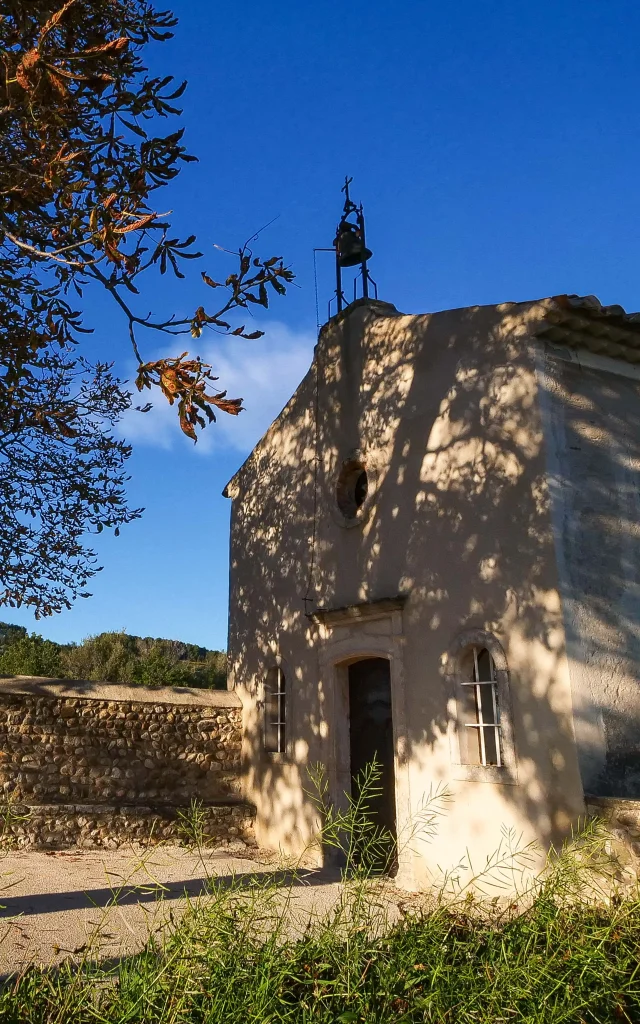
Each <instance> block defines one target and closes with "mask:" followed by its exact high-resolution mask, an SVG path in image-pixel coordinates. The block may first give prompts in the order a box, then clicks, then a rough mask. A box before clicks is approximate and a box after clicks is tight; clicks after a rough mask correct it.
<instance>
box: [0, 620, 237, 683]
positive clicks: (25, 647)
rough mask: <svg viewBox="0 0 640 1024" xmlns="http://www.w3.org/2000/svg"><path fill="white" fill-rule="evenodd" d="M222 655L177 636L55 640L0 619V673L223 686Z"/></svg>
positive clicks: (112, 635)
mask: <svg viewBox="0 0 640 1024" xmlns="http://www.w3.org/2000/svg"><path fill="white" fill-rule="evenodd" d="M226 662H227V657H226V654H225V652H224V651H211V650H208V649H207V648H206V647H198V646H197V645H196V644H187V643H184V642H183V641H182V640H164V639H156V638H153V637H140V636H131V635H130V634H128V633H125V632H124V631H121V632H113V633H98V634H97V636H90V637H87V638H86V640H83V642H82V643H81V644H57V643H55V642H54V641H53V640H45V639H44V637H42V636H39V635H38V634H37V633H31V634H29V633H27V630H26V629H24V627H23V626H14V625H11V624H10V623H6V622H2V623H0V676H13V675H26V676H50V677H55V678H59V679H90V680H94V681H95V682H110V683H129V684H133V685H136V684H137V685H143V686H196V687H205V688H208V689H224V687H225V686H226V675H227V664H226Z"/></svg>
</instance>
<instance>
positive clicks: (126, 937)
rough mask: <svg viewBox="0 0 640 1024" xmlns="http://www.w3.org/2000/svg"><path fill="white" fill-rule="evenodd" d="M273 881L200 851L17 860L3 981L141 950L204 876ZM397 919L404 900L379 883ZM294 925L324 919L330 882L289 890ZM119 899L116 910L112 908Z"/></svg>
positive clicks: (8, 862)
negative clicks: (29, 970)
mask: <svg viewBox="0 0 640 1024" xmlns="http://www.w3.org/2000/svg"><path fill="white" fill-rule="evenodd" d="M269 871H274V866H273V864H269V863H268V861H267V860H264V859H259V858H258V857H256V859H250V858H249V857H248V856H247V855H246V853H243V854H235V855H234V854H231V853H222V852H220V851H211V852H209V851H206V852H205V853H204V856H203V858H202V859H201V858H200V857H198V856H197V855H195V854H194V853H193V852H191V851H189V850H186V849H184V848H182V847H170V846H159V847H154V848H152V849H150V850H147V851H146V852H137V851H135V850H132V849H129V850H124V849H120V850H113V851H102V850H101V851H78V850H63V851H55V852H53V851H52V852H42V851H32V850H31V851H29V850H26V851H18V852H10V853H4V854H2V855H1V859H0V975H3V976H6V975H7V974H10V973H13V972H14V971H16V970H20V969H21V968H24V967H25V966H27V965H28V964H31V963H36V964H41V965H47V966H48V965H52V964H55V963H56V962H59V961H60V960H61V959H63V958H64V957H68V956H70V955H71V956H74V957H81V956H82V953H83V952H84V951H85V950H86V949H87V947H88V946H91V948H92V949H93V950H94V951H97V952H99V955H101V956H103V957H105V958H111V957H119V956H122V955H126V954H130V953H132V952H135V951H136V950H137V949H139V948H140V947H141V946H142V945H143V944H144V942H145V940H146V939H147V937H148V936H149V934H150V933H154V932H156V933H157V932H159V931H161V930H162V929H163V927H165V926H166V924H167V922H168V921H169V919H170V918H171V917H173V918H175V917H176V916H179V914H180V912H181V910H182V909H183V908H184V906H185V904H186V899H187V898H188V899H191V900H193V899H196V898H200V899H203V900H206V899H207V898H208V897H207V896H206V894H204V890H205V884H206V879H207V876H209V877H211V876H213V875H215V876H217V877H221V878H225V877H228V878H230V877H231V876H233V875H239V874H246V873H248V872H249V873H251V872H253V873H256V872H259V873H263V872H269ZM381 888H382V889H384V891H385V892H386V893H387V895H388V897H389V898H390V900H391V903H392V905H393V907H392V916H393V917H396V916H397V914H398V909H397V908H398V906H399V905H400V906H401V904H402V899H403V898H404V894H402V893H400V892H399V890H397V889H395V887H394V886H393V885H392V884H391V883H386V884H385V883H383V884H382V886H381ZM291 892H292V897H293V900H294V909H295V917H296V919H297V920H298V922H305V921H307V920H308V919H309V917H310V916H311V915H316V914H324V913H326V912H327V911H328V910H330V909H331V906H332V905H333V904H334V902H335V901H336V899H337V898H338V896H339V894H340V886H339V884H338V882H337V880H336V876H335V874H333V875H332V874H329V873H326V872H320V871H311V870H309V871H303V872H302V873H301V879H300V881H299V882H296V884H295V885H294V887H293V889H292V890H291ZM116 899H117V905H114V904H115V901H116Z"/></svg>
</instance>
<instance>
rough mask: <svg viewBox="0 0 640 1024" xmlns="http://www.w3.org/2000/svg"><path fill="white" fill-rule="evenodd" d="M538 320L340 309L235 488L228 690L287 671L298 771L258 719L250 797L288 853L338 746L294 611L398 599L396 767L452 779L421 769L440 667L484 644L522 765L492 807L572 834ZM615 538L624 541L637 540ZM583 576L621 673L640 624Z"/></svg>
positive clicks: (313, 655) (308, 639)
mask: <svg viewBox="0 0 640 1024" xmlns="http://www.w3.org/2000/svg"><path fill="white" fill-rule="evenodd" d="M540 316H541V313H540V307H539V305H534V304H530V305H525V304H521V305H518V306H516V305H513V304H509V305H505V306H500V307H497V308H496V307H475V308H470V309H466V310H457V311H448V312H444V313H438V314H434V315H432V316H411V317H409V316H402V315H399V314H397V313H396V311H395V310H394V309H393V307H391V306H387V305H386V304H382V303H381V304H377V305H376V304H373V303H372V304H370V305H369V306H368V307H365V306H356V307H355V308H353V307H352V308H351V309H350V310H348V311H347V315H346V316H345V317H343V319H342V320H334V321H332V322H331V323H330V324H329V325H327V327H325V329H324V330H323V332H322V334H321V338H320V341H319V344H318V347H317V356H316V360H315V362H314V364H313V365H312V367H311V369H310V371H309V373H308V374H307V376H306V377H305V379H304V381H303V382H302V384H301V385H300V387H299V389H298V390H297V392H296V394H295V395H294V396H293V398H292V399H291V401H290V402H289V404H288V405H287V407H286V408H285V410H284V411H283V413H282V414H281V416H280V417H279V419H278V420H277V421H276V422H275V423H274V424H273V425H272V427H271V428H270V430H269V431H268V433H267V434H266V435H265V438H264V439H263V441H262V442H261V443H260V445H259V446H258V449H257V450H256V451H255V452H254V453H253V455H252V456H251V457H250V458H249V460H248V462H247V463H246V464H245V466H244V467H243V469H242V471H241V472H240V474H239V475H238V477H237V478H235V479H234V481H232V484H231V485H230V493H231V495H232V496H233V497H234V498H235V500H234V505H233V514H232V616H231V622H230V638H229V658H230V667H231V679H232V681H234V682H235V683H236V684H240V686H241V687H242V685H244V684H245V682H246V683H247V686H248V689H249V690H250V691H251V690H252V689H253V692H254V693H255V688H256V686H257V685H259V681H260V680H261V679H263V678H264V675H265V674H266V671H267V669H268V668H270V667H271V666H272V665H273V664H274V659H275V658H276V656H279V657H281V658H282V659H283V662H284V664H285V666H286V668H287V678H288V681H289V685H290V688H291V691H292V693H291V704H290V709H291V716H292V721H291V730H290V731H292V732H293V733H294V735H295V737H298V739H297V740H296V739H294V741H293V748H292V750H291V751H290V752H289V753H290V755H291V760H293V761H294V762H297V763H292V764H279V763H274V761H273V760H271V761H267V760H266V759H265V757H264V755H262V756H260V754H259V751H260V748H261V740H260V715H259V712H258V711H257V710H256V708H255V707H254V706H253V705H252V706H251V710H250V711H249V715H248V720H247V722H246V728H247V729H248V733H247V736H246V738H245V750H244V756H245V761H246V766H247V772H248V776H249V780H250V789H252V790H253V791H254V793H257V794H259V800H260V802H261V804H262V807H263V808H265V807H267V808H271V817H272V819H273V821H274V824H275V825H276V826H277V831H278V833H279V834H280V835H281V836H284V837H287V836H291V837H293V836H294V835H295V834H300V833H303V834H304V835H306V836H310V835H311V834H312V833H313V831H314V827H315V821H316V817H315V812H314V809H313V806H312V805H311V803H310V802H309V800H308V799H307V798H306V797H305V795H304V788H305V786H306V785H307V783H306V781H305V779H306V772H305V769H304V763H305V762H314V761H316V760H318V759H319V758H322V757H323V751H324V750H325V747H324V746H323V742H324V739H325V737H326V731H327V728H328V727H330V723H329V724H327V722H326V721H325V715H324V710H325V707H324V706H325V703H326V701H327V693H326V692H325V685H326V680H323V679H318V658H317V645H318V636H317V633H316V627H314V626H313V625H312V624H311V623H310V621H309V620H308V619H307V618H306V617H305V611H307V610H309V611H311V610H313V608H314V607H317V606H323V607H343V606H345V605H348V604H352V603H360V602H365V601H374V600H378V599H382V598H386V597H390V596H394V595H396V594H398V593H401V592H404V593H408V594H409V599H408V602H407V605H406V607H405V611H404V621H405V633H406V636H407V644H406V647H405V655H404V657H405V675H406V686H407V690H408V693H409V698H408V707H409V712H408V725H407V737H406V739H407V742H406V745H404V747H403V750H402V757H403V758H404V759H407V760H409V761H410V762H411V764H412V766H415V767H416V768H418V769H421V770H422V773H423V775H422V777H423V778H425V777H426V778H428V777H429V776H430V773H431V776H432V779H433V782H434V783H437V782H438V781H440V780H441V778H446V776H447V771H448V765H447V766H445V765H444V763H443V760H442V757H441V756H440V757H434V756H433V754H434V751H435V749H436V748H437V747H438V746H439V748H440V750H442V749H443V741H444V737H445V736H446V734H447V729H448V726H449V721H448V713H447V696H448V693H447V683H446V680H445V677H444V673H443V659H444V657H445V654H446V652H447V651H448V650H449V648H450V647H451V645H452V643H453V641H454V640H455V636H456V634H457V633H458V632H462V631H463V630H467V629H472V628H483V629H487V630H492V631H495V632H496V634H497V635H498V637H499V638H500V639H501V641H502V643H503V645H504V646H505V651H506V654H507V659H508V664H509V670H510V673H511V690H512V701H513V704H514V723H515V742H516V749H517V755H518V785H504V786H502V787H501V795H502V797H503V799H504V800H505V801H508V802H511V803H512V804H514V805H516V807H517V810H518V813H519V815H520V816H521V817H522V818H523V819H526V820H528V821H529V822H530V823H531V825H532V827H533V829H534V830H535V833H536V834H537V836H538V837H539V839H540V840H541V841H542V842H543V843H548V842H549V841H556V840H557V839H558V838H559V837H560V836H561V835H562V834H564V833H566V829H567V827H568V824H569V822H570V820H571V819H572V818H575V812H576V799H575V792H576V791H578V792H579V779H578V778H577V774H576V764H575V753H574V737H573V723H572V717H571V707H570V701H569V699H568V692H567V687H566V676H565V675H564V673H565V664H566V663H565V649H564V628H563V623H562V615H561V607H560V604H559V600H558V580H557V572H556V563H555V553H554V538H553V530H552V520H551V515H550V508H549V505H550V496H549V488H548V480H547V466H546V458H545V447H544V444H543V432H542V424H541V420H540V412H539V406H538V400H537V397H536V384H535V368H534V360H533V356H532V353H531V351H530V350H529V349H528V341H530V339H531V335H532V333H533V332H534V330H535V328H536V326H537V324H538V323H539V320H540ZM363 339H364V340H363ZM316 372H317V377H316ZM316 410H317V433H316ZM613 413H615V410H612V414H613ZM576 429H577V426H576ZM599 443H600V442H599ZM581 444H583V445H588V444H589V440H588V437H584V436H583V437H582V438H581ZM356 449H359V450H361V451H362V452H363V453H364V454H365V458H366V460H367V468H368V472H369V479H370V484H371V485H372V487H373V490H374V493H373V497H372V499H371V507H370V514H369V516H368V518H367V520H366V522H364V524H363V525H360V526H357V527H355V528H352V529H350V528H345V526H344V523H343V524H342V525H341V524H340V521H339V519H340V516H339V512H337V511H336V505H335V485H336V480H337V479H338V475H339V470H340V466H341V464H342V462H343V460H345V459H346V458H348V456H349V454H350V453H351V452H353V451H354V450H356ZM559 483H560V486H562V484H563V482H562V481H559ZM567 483H568V482H567ZM617 528H618V529H619V530H620V531H622V532H623V533H627V534H628V535H629V536H630V535H631V532H632V531H633V529H637V524H632V523H630V522H629V523H624V522H621V523H619V524H618V527H617ZM583 572H584V573H585V577H584V581H583V584H582V589H583V595H584V596H583V600H584V601H585V602H587V603H588V604H589V614H590V621H591V622H592V623H594V624H596V625H598V624H599V625H600V626H601V628H602V631H603V633H605V632H607V630H609V627H610V626H611V622H612V620H613V619H615V624H616V631H615V636H614V634H613V633H611V636H612V637H614V639H612V641H611V643H612V644H614V646H615V647H616V649H617V650H616V651H612V652H611V653H612V654H616V653H617V654H619V655H623V654H624V653H625V652H626V651H628V650H629V649H630V645H631V643H632V638H633V635H634V631H635V630H637V628H638V624H637V617H638V611H637V610H636V613H635V619H634V618H633V617H631V616H630V617H628V619H626V620H624V621H621V620H620V619H619V618H618V617H617V611H616V606H615V603H614V604H609V603H608V602H607V600H604V601H603V600H602V597H601V590H602V587H601V586H600V588H599V589H598V587H597V586H595V584H596V582H597V574H598V572H599V570H598V563H597V562H596V561H595V560H594V561H593V562H589V561H588V560H585V564H584V566H583ZM590 572H591V574H592V578H591V579H590V578H589V573H590ZM600 583H601V581H600ZM591 584H593V586H591ZM305 598H310V600H309V601H307V602H305ZM609 632H611V631H610V630H609ZM607 635H609V634H607ZM563 680H564V681H563ZM257 752H258V753H257ZM432 765H433V766H435V767H434V768H433V769H432V767H431V766H432ZM572 773H573V774H572ZM568 780H569V785H567V781H568ZM511 781H515V780H511ZM572 787H573V791H574V792H573V795H572V794H569V793H568V790H570V789H571V788H572ZM267 816H269V815H267ZM285 842H286V839H285Z"/></svg>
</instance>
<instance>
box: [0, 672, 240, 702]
mask: <svg viewBox="0 0 640 1024" xmlns="http://www.w3.org/2000/svg"><path fill="white" fill-rule="evenodd" d="M11 694H22V695H24V696H28V697H53V698H66V697H77V698H80V699H82V700H103V701H104V700H107V701H115V702H127V703H130V702H133V703H135V704H192V705H194V706H200V707H213V708H241V707H242V701H241V700H240V698H239V696H238V694H237V693H236V692H235V691H234V690H201V689H196V688H191V687H186V686H128V685H126V684H122V683H98V682H95V683H94V682H92V681H90V680H75V679H53V678H49V677H47V676H3V677H0V699H1V698H2V696H3V695H7V696H8V695H11Z"/></svg>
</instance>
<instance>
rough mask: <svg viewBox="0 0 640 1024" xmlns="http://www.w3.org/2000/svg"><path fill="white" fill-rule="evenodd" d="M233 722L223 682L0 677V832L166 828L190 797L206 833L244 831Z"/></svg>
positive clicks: (56, 837)
mask: <svg viewBox="0 0 640 1024" xmlns="http://www.w3.org/2000/svg"><path fill="white" fill-rule="evenodd" d="M241 729H242V708H241V704H240V700H239V698H238V697H237V696H236V694H235V693H231V692H229V691H227V690H224V691H219V690H192V689H187V688H183V687H171V688H153V687H130V686H120V685H117V684H110V683H75V682H68V681H66V680H51V679H35V678H26V677H13V678H12V679H3V680H0V787H1V789H2V795H3V797H4V800H3V805H4V806H3V805H2V804H0V813H4V815H5V819H6V820H7V821H9V820H11V821H12V825H11V827H10V829H9V830H7V829H5V831H6V832H7V836H9V835H10V836H12V837H13V839H14V840H16V841H18V842H19V843H20V845H27V844H29V843H31V844H33V845H45V846H47V845H48V846H50V845H73V844H74V843H79V844H81V845H102V846H112V845H119V844H120V843H123V842H131V841H138V840H139V841H142V840H145V839H146V840H148V839H149V837H156V838H160V839H167V838H170V837H176V836H177V834H178V833H177V832H176V821H177V812H178V809H180V808H183V809H185V808H187V807H188V806H189V804H190V802H191V801H193V800H197V801H199V802H200V803H201V804H202V805H203V806H204V808H205V810H206V829H205V831H208V833H209V839H210V841H211V842H222V841H223V840H227V839H231V840H233V841H234V842H239V841H243V842H247V841H249V842H251V841H252V821H253V809H252V808H251V807H249V806H248V805H247V804H244V803H243V802H242V800H241V796H240V782H239V769H240V747H241ZM7 808H10V809H11V810H10V813H9V815H8V817H7V813H6V811H7Z"/></svg>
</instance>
